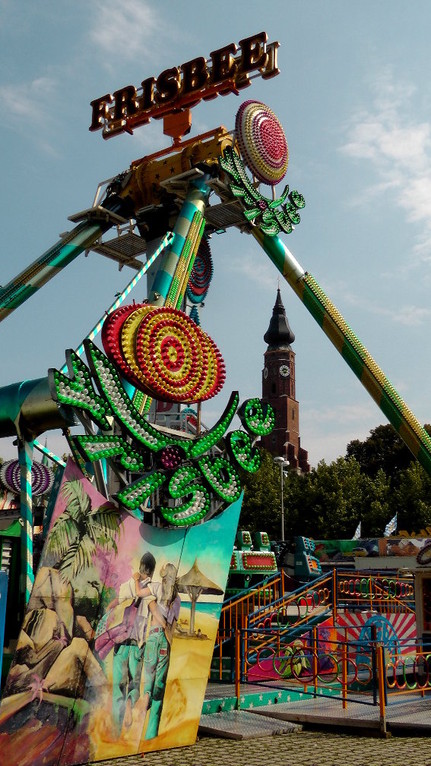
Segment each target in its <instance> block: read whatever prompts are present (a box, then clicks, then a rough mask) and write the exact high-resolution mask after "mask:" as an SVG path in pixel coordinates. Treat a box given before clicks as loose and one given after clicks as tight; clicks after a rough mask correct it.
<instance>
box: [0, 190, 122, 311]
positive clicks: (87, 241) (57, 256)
mask: <svg viewBox="0 0 431 766" xmlns="http://www.w3.org/2000/svg"><path fill="white" fill-rule="evenodd" d="M123 208H124V202H123V201H122V200H120V199H118V198H117V197H115V198H113V199H111V200H107V201H106V202H105V203H104V209H105V210H106V211H109V212H112V213H117V214H118V213H120V212H121V211H122V209H123ZM108 218H109V217H108V216H106V218H105V219H103V220H101V221H98V222H97V223H91V222H87V221H83V222H81V223H79V224H78V225H77V226H76V227H75V228H74V229H73V231H71V232H69V233H68V234H66V235H65V236H64V237H63V238H62V239H61V240H60V241H59V242H57V243H56V244H55V245H53V247H51V248H50V249H49V250H47V251H46V252H45V253H44V254H43V255H42V256H41V257H40V258H38V259H37V260H36V261H34V262H33V263H32V264H31V265H30V266H29V267H28V268H27V269H24V271H22V272H21V274H19V275H18V276H16V277H15V278H14V279H12V280H11V282H9V284H7V285H5V286H4V287H2V288H0V322H1V321H2V320H3V319H5V318H6V317H7V316H9V314H11V313H12V312H13V311H14V310H15V309H17V308H18V307H19V306H21V305H22V304H23V303H24V302H25V301H26V300H28V298H31V296H32V295H34V293H36V292H37V291H38V290H39V289H40V288H41V287H43V285H45V284H46V283H47V282H49V280H50V279H52V278H53V277H55V275H56V274H58V272H59V271H61V270H62V269H64V268H65V266H68V265H69V263H71V262H72V261H74V260H75V258H76V257H77V256H78V255H79V254H80V253H82V251H83V250H87V249H88V248H89V247H90V246H91V245H92V244H93V243H94V242H96V240H97V239H98V238H99V237H100V236H101V235H102V234H103V233H104V232H105V231H107V230H108V229H109V228H111V226H112V221H110V220H109V219H108Z"/></svg>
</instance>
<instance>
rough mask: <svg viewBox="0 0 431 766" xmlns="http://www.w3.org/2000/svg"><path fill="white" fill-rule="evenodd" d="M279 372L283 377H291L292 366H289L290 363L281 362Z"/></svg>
mask: <svg viewBox="0 0 431 766" xmlns="http://www.w3.org/2000/svg"><path fill="white" fill-rule="evenodd" d="M279 373H280V375H281V377H282V378H287V377H289V374H290V367H289V365H288V364H281V365H280V368H279Z"/></svg>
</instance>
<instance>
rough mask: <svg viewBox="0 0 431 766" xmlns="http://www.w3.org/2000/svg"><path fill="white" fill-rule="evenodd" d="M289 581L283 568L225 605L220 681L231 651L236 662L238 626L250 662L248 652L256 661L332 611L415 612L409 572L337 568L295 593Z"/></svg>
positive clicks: (218, 655) (220, 638)
mask: <svg viewBox="0 0 431 766" xmlns="http://www.w3.org/2000/svg"><path fill="white" fill-rule="evenodd" d="M287 582H288V580H287V578H285V576H284V573H283V572H281V573H278V574H277V575H276V576H275V577H273V578H271V579H269V580H268V581H266V582H265V583H263V584H262V585H260V586H259V587H257V588H255V589H253V590H252V591H248V592H246V593H244V594H242V595H241V596H240V597H239V598H236V599H235V598H234V599H231V600H230V601H228V602H227V603H226V604H225V605H224V606H223V608H222V612H221V617H220V623H219V630H218V634H217V639H216V647H215V654H214V656H215V658H216V659H217V661H218V677H219V679H220V680H222V677H223V660H224V659H225V657H226V656H227V657H228V658H229V659H230V660H231V661H232V660H233V658H234V657H235V655H236V650H235V646H236V643H235V642H234V635H235V632H236V631H237V630H242V631H244V632H243V642H244V645H243V646H241V652H242V656H243V657H244V664H245V667H247V665H248V664H249V657H250V656H251V657H252V661H251V663H250V664H252V662H254V661H255V657H256V653H258V654H259V653H261V652H262V651H265V650H268V651H269V652H270V651H271V645H272V644H273V643H274V642H278V644H279V645H280V643H285V642H286V636H288V635H291V637H292V640H293V639H294V638H295V637H296V636H299V635H300V634H301V631H302V630H304V631H306V630H307V629H310V628H311V627H312V626H313V624H316V623H317V622H318V621H319V620H322V619H324V618H325V617H327V616H329V615H330V614H332V615H333V618H334V621H336V618H337V613H338V611H339V610H344V611H346V610H347V611H350V610H355V609H361V610H363V609H370V610H373V611H376V612H379V613H382V612H384V613H414V603H413V600H414V587H413V582H412V579H411V578H408V577H407V578H406V577H392V578H391V577H387V576H386V575H379V574H376V575H367V576H363V577H360V576H359V577H358V576H357V573H352V572H347V573H343V572H337V571H336V570H334V571H333V572H332V573H331V574H327V575H322V577H320V578H318V579H316V580H313V581H312V582H311V583H307V584H306V585H305V586H304V587H302V588H300V589H298V590H296V591H294V592H286V584H287Z"/></svg>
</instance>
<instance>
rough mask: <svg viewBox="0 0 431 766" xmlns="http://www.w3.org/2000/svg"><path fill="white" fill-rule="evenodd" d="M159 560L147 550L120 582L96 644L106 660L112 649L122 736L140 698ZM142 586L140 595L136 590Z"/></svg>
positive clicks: (114, 696) (117, 719) (116, 714)
mask: <svg viewBox="0 0 431 766" xmlns="http://www.w3.org/2000/svg"><path fill="white" fill-rule="evenodd" d="M155 566H156V560H155V558H154V556H153V554H152V553H149V552H147V553H144V555H143V556H142V557H141V560H140V563H139V572H136V573H135V574H134V575H133V576H132V577H130V578H129V579H128V580H127V581H126V582H123V583H122V584H121V585H120V588H119V592H118V597H117V598H116V599H114V600H113V601H111V603H110V604H109V605H108V607H107V612H106V615H107V617H106V620H105V621H104V622H103V623H102V627H103V628H104V630H103V632H101V631H100V628H99V631H98V635H97V638H96V643H95V647H96V650H97V653H98V656H99V658H100V659H101V660H102V661H103V660H104V659H105V658H106V657H107V655H108V654H109V652H110V651H111V650H112V649H113V650H114V654H113V660H112V719H113V722H114V727H115V733H116V734H117V735H118V736H119V735H120V733H121V729H122V727H123V724H124V726H125V727H126V728H129V727H130V726H131V724H132V715H133V708H134V706H135V704H136V702H137V701H138V699H139V695H140V685H141V676H142V665H143V660H144V647H145V636H146V631H147V621H148V616H149V612H148V602H149V601H150V600H151V599H153V595H152V592H151V590H150V589H149V585H150V584H151V579H152V576H153V574H154V569H155ZM137 589H139V594H138V593H137Z"/></svg>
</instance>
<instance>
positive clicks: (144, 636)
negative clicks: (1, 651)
mask: <svg viewBox="0 0 431 766" xmlns="http://www.w3.org/2000/svg"><path fill="white" fill-rule="evenodd" d="M239 510H240V501H238V502H237V503H234V504H233V505H231V506H229V508H228V509H227V510H226V511H224V512H223V513H222V514H220V515H219V516H217V517H215V518H213V519H211V520H210V521H207V522H206V523H203V524H200V525H197V526H193V527H188V528H181V529H160V528H157V527H152V526H149V525H148V524H144V523H143V522H141V521H139V520H138V519H136V518H134V517H132V516H131V515H129V514H127V513H126V512H119V511H118V509H117V508H116V507H115V506H113V505H112V504H111V503H108V502H107V501H106V498H104V497H103V496H102V495H100V494H99V493H98V492H97V491H96V490H95V489H94V488H93V486H92V485H91V484H90V482H88V481H87V479H85V478H84V477H83V476H82V475H81V473H80V471H79V469H78V468H77V467H76V465H75V464H74V463H72V462H69V463H68V465H67V468H66V471H65V473H64V476H63V481H62V484H61V488H60V492H59V496H58V500H57V503H56V506H55V509H54V513H53V517H52V520H51V526H50V532H49V536H48V538H47V541H46V544H45V547H44V551H43V554H42V559H41V564H40V567H39V570H38V573H37V576H36V580H35V584H34V588H33V591H32V595H31V598H30V602H29V605H28V609H27V612H26V616H25V619H24V623H23V627H22V631H21V634H20V636H19V640H18V646H17V651H16V655H15V659H14V663H13V665H12V667H11V670H10V673H9V675H8V678H7V682H6V687H5V691H4V697H3V700H2V704H1V708H0V751H1V752H2V755H3V757H4V758H5V759H6V760H5V762H8V763H14V764H16V766H39V764H40V765H41V764H44V766H54V765H55V766H57V764H58V765H60V764H61V766H66V765H67V766H71V765H72V764H79V763H86V762H87V761H88V760H93V761H95V760H103V759H106V758H112V757H115V756H121V755H127V754H132V753H140V752H145V751H149V750H156V749H161V748H169V747H178V746H180V745H186V744H192V743H193V742H194V741H195V738H196V732H197V727H198V724H199V718H200V714H201V709H202V703H203V699H204V694H205V688H206V683H207V678H208V673H209V665H210V662H211V657H212V651H213V646H214V641H215V636H216V632H217V625H218V620H219V615H220V609H221V603H222V599H223V594H224V589H225V585H226V580H227V574H228V569H229V562H230V557H231V552H232V547H233V541H234V537H235V532H236V527H237V524H238V517H239ZM17 754H18V756H17ZM17 757H18V760H17Z"/></svg>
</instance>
